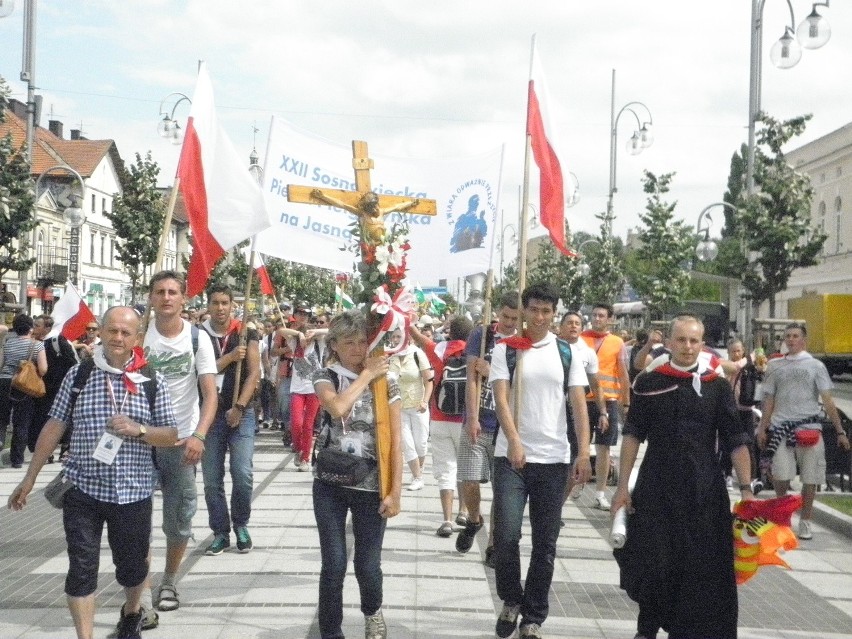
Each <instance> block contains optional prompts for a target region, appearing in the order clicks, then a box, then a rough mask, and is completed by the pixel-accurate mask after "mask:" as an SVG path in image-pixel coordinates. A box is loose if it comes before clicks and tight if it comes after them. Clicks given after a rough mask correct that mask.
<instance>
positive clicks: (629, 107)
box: [605, 69, 654, 234]
mask: <svg viewBox="0 0 852 639" xmlns="http://www.w3.org/2000/svg"><path fill="white" fill-rule="evenodd" d="M637 110H640V111H644V113H643V117H644V116H647V119H643V118H641V117H639V113H637ZM625 112H629V113H630V114H632V115H633V117H634V118H635V119H636V127H637V128H636V129H635V130H634V131H633V135H632V136H631V137H630V139H629V140H628V141H627V145H626V148H627V152H628V153H630V155H638V154H639V153H641V152H642V151H643V150H645V149H647V148H648V147H649V146H651V145H652V144H653V143H654V134H653V126H654V118H653V116H652V115H651V110H650V109H649V108H648V107H647V106H646V105H645V104H643V103H642V102H635V101H634V102H628V103H627V104H625V105H624V106H623V107H621V109H620V110H619V111H618V114H616V112H615V69H613V70H612V97H611V106H610V131H609V199H608V200H607V203H606V220H605V221H606V224H607V229H608V230H609V232H610V234H612V220H613V217H614V215H613V202H612V200H613V197H614V196H615V193H616V191H618V187H617V186H616V159H617V155H618V121H619V120H620V119H621V116H622V115H623V114H624V113H625Z"/></svg>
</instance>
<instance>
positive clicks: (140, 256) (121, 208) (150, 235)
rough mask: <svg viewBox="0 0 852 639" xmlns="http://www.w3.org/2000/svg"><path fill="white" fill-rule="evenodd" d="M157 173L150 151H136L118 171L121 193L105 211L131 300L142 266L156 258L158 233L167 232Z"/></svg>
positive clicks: (139, 279)
mask: <svg viewBox="0 0 852 639" xmlns="http://www.w3.org/2000/svg"><path fill="white" fill-rule="evenodd" d="M159 173H160V167H159V166H158V165H157V163H156V162H155V161H154V160H152V159H151V152H150V151H148V153H147V154H146V155H145V158H144V159H142V157H141V156H140V155H139V154H138V153H137V154H136V162H135V163H134V164H131V165H130V168H129V169H126V170H125V169H123V168H121V169H120V170H119V181H120V183H121V188H122V194H121V195H120V196H118V197H116V198H115V200H114V204H113V209H112V212H110V211H105V212H104V215H105V216H106V217H107V219H109V220H110V222H112V227H113V228H114V229H115V235H116V238H117V241H116V243H115V253H116V256H117V257H118V259H120V260H121V263H122V264H123V265H124V268H125V270H126V271H127V275H128V276H129V277H130V284H131V286H132V293H131V296H132V302H133V303H135V302H136V291H137V288H138V287H139V286H140V285H141V284H142V281H141V280H142V275H143V273H144V270H145V267H146V266H149V265H150V264H153V263H154V262H155V261H156V260H157V250H158V249H159V247H160V235H161V234H162V233H167V232H168V229H163V223H164V221H165V210H164V206H163V205H164V202H165V201H164V198H163V194H162V193H161V192H160V191H159V190H157V176H158V175H159Z"/></svg>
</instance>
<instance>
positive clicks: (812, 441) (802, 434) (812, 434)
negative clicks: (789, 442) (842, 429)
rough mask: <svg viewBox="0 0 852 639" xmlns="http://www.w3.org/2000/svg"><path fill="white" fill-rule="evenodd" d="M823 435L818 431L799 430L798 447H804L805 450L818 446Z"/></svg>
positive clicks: (797, 432) (797, 436)
mask: <svg viewBox="0 0 852 639" xmlns="http://www.w3.org/2000/svg"><path fill="white" fill-rule="evenodd" d="M821 435H822V433H821V432H820V431H818V430H797V431H796V445H797V446H802V447H803V448H810V447H811V446H816V445H817V444H818V443H819V438H820V436H821Z"/></svg>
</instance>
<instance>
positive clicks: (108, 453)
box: [92, 433, 124, 466]
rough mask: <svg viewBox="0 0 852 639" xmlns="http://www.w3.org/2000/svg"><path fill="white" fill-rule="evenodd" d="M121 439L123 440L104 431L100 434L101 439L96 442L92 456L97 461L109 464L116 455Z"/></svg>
mask: <svg viewBox="0 0 852 639" xmlns="http://www.w3.org/2000/svg"><path fill="white" fill-rule="evenodd" d="M123 441H124V440H123V439H121V437H118V436H117V435H111V434H110V433H104V434H103V435H101V440H100V441H99V442H98V445H97V447H96V448H95V452H93V453H92V457H94V458H95V459H97V460H98V461H99V462H103V463H104V464H106V465H108V466H111V465H112V463H113V462H114V461H115V456H116V455H118V449H119V448H121V444H122V442H123Z"/></svg>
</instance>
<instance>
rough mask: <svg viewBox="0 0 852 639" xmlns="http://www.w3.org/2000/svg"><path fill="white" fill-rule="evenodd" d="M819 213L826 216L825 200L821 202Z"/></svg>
mask: <svg viewBox="0 0 852 639" xmlns="http://www.w3.org/2000/svg"><path fill="white" fill-rule="evenodd" d="M819 214H820V216H822V217H825V202H820V203H819Z"/></svg>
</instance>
